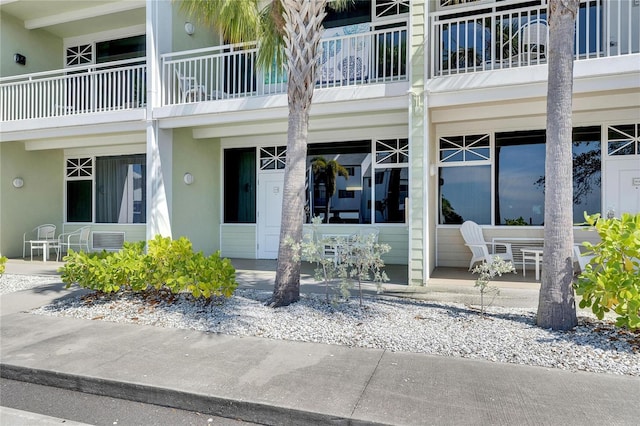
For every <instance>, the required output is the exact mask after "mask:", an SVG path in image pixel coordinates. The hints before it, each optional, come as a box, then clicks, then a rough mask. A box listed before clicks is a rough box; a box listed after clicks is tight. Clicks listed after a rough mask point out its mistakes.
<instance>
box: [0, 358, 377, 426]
mask: <svg viewBox="0 0 640 426" xmlns="http://www.w3.org/2000/svg"><path fill="white" fill-rule="evenodd" d="M0 377H2V378H5V379H10V380H19V381H23V382H28V383H34V384H39V385H44V386H52V387H57V388H61V389H67V390H72V391H78V392H84V393H90V394H94V395H100V396H106V397H111V398H119V399H124V400H128V401H136V402H141V403H145V404H155V405H160V406H164V407H170V408H176V409H180V410H186V411H195V412H199V413H203V414H207V415H213V416H218V417H226V418H231V419H240V420H243V421H247V422H253V423H259V424H305V425H326V424H332V425H356V426H358V425H363V426H364V425H373V426H375V425H384V424H385V423H372V422H371V421H365V420H359V419H354V418H344V417H336V416H329V415H326V414H322V413H314V412H309V411H302V410H295V409H291V408H287V407H279V406H275V405H265V404H261V403H257V402H252V401H242V400H232V399H228V398H221V397H216V396H214V395H203V394H195V393H188V392H183V391H179V390H175V389H167V388H159V387H152V386H146V385H141V384H136V383H128V382H121V381H115V380H108V379H101V378H97V377H90V376H80V375H74V374H68V373H60V372H56V371H48V370H40V369H35V368H26V367H20V366H15V365H11V364H0Z"/></svg>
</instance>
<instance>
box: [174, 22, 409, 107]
mask: <svg viewBox="0 0 640 426" xmlns="http://www.w3.org/2000/svg"><path fill="white" fill-rule="evenodd" d="M353 27H357V26H353ZM360 27H362V26H360ZM365 27H367V28H366V31H362V32H357V33H354V34H346V35H344V36H339V37H325V38H323V39H322V43H321V49H322V55H321V59H320V63H319V64H318V76H317V80H316V89H326V88H336V87H345V86H358V85H367V84H376V83H390V82H398V81H406V80H407V79H408V75H407V64H408V50H407V48H408V46H407V41H408V37H407V26H406V24H405V23H403V24H402V25H401V26H394V27H392V28H389V29H384V30H373V31H372V30H370V29H369V28H368V24H365ZM257 54H258V46H257V45H256V43H245V44H236V45H225V46H216V47H211V48H205V49H198V50H191V51H185V52H174V53H168V54H165V55H162V81H163V87H164V94H163V98H162V101H161V104H162V105H163V106H170V105H177V104H184V103H191V102H202V101H215V100H225V99H238V98H246V97H255V96H268V95H277V94H283V93H286V92H287V74H286V71H285V70H284V69H281V68H280V69H279V68H277V67H276V66H275V64H274V66H273V67H271V68H270V69H266V70H263V69H259V68H258V67H257V66H256V58H257Z"/></svg>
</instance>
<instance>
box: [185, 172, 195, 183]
mask: <svg viewBox="0 0 640 426" xmlns="http://www.w3.org/2000/svg"><path fill="white" fill-rule="evenodd" d="M183 179H184V183H185V184H187V185H191V184H192V183H193V175H192V174H191V173H189V172H187V173H185V174H184V178H183Z"/></svg>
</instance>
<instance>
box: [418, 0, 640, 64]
mask: <svg viewBox="0 0 640 426" xmlns="http://www.w3.org/2000/svg"><path fill="white" fill-rule="evenodd" d="M463 3H464V4H463ZM532 4H533V5H532ZM453 5H454V3H451V6H453ZM445 6H446V5H445ZM456 6H457V7H455V8H453V7H450V8H448V9H450V10H447V8H445V7H443V8H442V10H440V11H437V12H434V13H432V14H431V55H430V59H431V60H430V70H429V72H430V76H432V77H438V76H444V75H451V74H459V73H467V72H477V71H484V70H492V69H501V68H512V67H522V66H529V65H536V64H540V63H545V62H546V54H547V45H548V30H549V27H548V22H547V0H533V1H531V0H498V1H495V0H494V1H491V0H483V1H478V2H456ZM575 43H576V44H575V46H576V48H575V59H576V60H583V59H590V58H599V57H609V56H618V55H629V54H633V53H639V52H640V7H638V6H637V5H634V2H633V1H629V0H581V3H580V10H579V13H578V16H577V19H576V40H575Z"/></svg>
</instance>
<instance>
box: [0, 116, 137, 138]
mask: <svg viewBox="0 0 640 426" xmlns="http://www.w3.org/2000/svg"><path fill="white" fill-rule="evenodd" d="M25 121H27V120H25ZM6 124H8V123H3V125H2V126H3V131H2V132H0V142H11V141H27V140H43V141H44V140H48V139H56V138H72V137H75V136H83V137H90V136H92V135H102V134H111V133H122V132H143V133H145V132H146V128H147V123H146V122H145V121H130V122H111V123H106V124H95V125H84V126H68V127H46V128H40V129H32V130H24V131H16V132H13V133H7V132H5V131H4V130H5V125H6Z"/></svg>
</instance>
